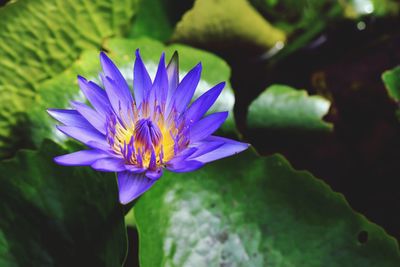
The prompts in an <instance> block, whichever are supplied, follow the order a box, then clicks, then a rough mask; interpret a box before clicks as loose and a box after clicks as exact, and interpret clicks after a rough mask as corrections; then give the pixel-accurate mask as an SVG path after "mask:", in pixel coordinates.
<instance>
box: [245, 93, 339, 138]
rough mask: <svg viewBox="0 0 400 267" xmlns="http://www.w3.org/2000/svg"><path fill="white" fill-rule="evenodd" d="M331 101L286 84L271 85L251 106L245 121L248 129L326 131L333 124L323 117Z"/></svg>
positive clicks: (330, 128)
mask: <svg viewBox="0 0 400 267" xmlns="http://www.w3.org/2000/svg"><path fill="white" fill-rule="evenodd" d="M329 107H330V102H329V101H328V100H327V99H325V98H323V97H321V96H309V95H308V94H307V91H305V90H296V89H294V88H292V87H289V86H286V85H272V86H270V87H268V88H267V89H265V91H264V92H263V93H262V94H261V95H259V96H258V97H257V98H256V99H255V100H254V101H253V102H252V103H251V105H250V107H249V112H248V114H247V122H248V126H249V127H250V128H261V129H270V130H272V129H274V130H276V129H278V130H288V131H329V130H332V124H330V123H327V122H325V121H324V120H323V119H322V118H323V116H325V115H326V114H327V113H328V111H329Z"/></svg>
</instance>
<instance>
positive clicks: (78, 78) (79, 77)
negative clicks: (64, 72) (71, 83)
mask: <svg viewBox="0 0 400 267" xmlns="http://www.w3.org/2000/svg"><path fill="white" fill-rule="evenodd" d="M76 78H77V80H78V82H87V80H86V78H85V77H83V76H81V75H79V74H78V75H77V76H76Z"/></svg>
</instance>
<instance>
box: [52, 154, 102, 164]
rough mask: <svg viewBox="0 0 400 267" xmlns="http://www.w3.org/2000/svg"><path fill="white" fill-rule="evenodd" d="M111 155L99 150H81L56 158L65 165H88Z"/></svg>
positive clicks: (55, 159) (56, 160) (58, 162)
mask: <svg viewBox="0 0 400 267" xmlns="http://www.w3.org/2000/svg"><path fill="white" fill-rule="evenodd" d="M107 157H109V155H107V154H104V153H101V152H100V151H97V150H81V151H77V152H73V153H70V154H66V155H62V156H58V157H55V158H54V161H55V162H56V163H57V164H60V165H64V166H87V165H91V164H93V162H95V161H96V160H99V159H103V158H107Z"/></svg>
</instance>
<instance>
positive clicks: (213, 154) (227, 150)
mask: <svg viewBox="0 0 400 267" xmlns="http://www.w3.org/2000/svg"><path fill="white" fill-rule="evenodd" d="M206 141H210V142H223V145H221V146H219V147H217V148H216V149H214V150H211V151H209V152H207V153H204V154H202V155H195V154H193V155H192V156H190V157H189V160H196V161H200V162H202V163H207V162H211V161H214V160H217V159H221V158H225V157H229V156H232V155H234V154H238V153H240V152H242V151H243V150H246V149H247V148H249V146H250V145H249V144H246V143H241V142H238V141H235V140H231V139H227V138H223V137H219V136H210V137H208V138H207V140H206Z"/></svg>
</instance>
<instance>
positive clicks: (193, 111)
mask: <svg viewBox="0 0 400 267" xmlns="http://www.w3.org/2000/svg"><path fill="white" fill-rule="evenodd" d="M224 86H225V82H222V83H219V84H217V85H216V86H214V87H213V88H211V89H210V90H208V91H207V92H206V93H204V94H203V95H201V96H200V97H199V98H198V99H197V100H196V101H194V102H193V103H192V104H191V105H190V107H189V109H188V110H187V111H186V112H185V117H186V119H187V120H188V121H190V122H196V121H198V120H199V119H201V118H202V117H203V116H204V114H206V112H207V111H208V109H209V108H210V107H211V106H212V105H213V104H214V102H215V100H217V98H218V96H219V95H220V94H221V92H222V89H224Z"/></svg>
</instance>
